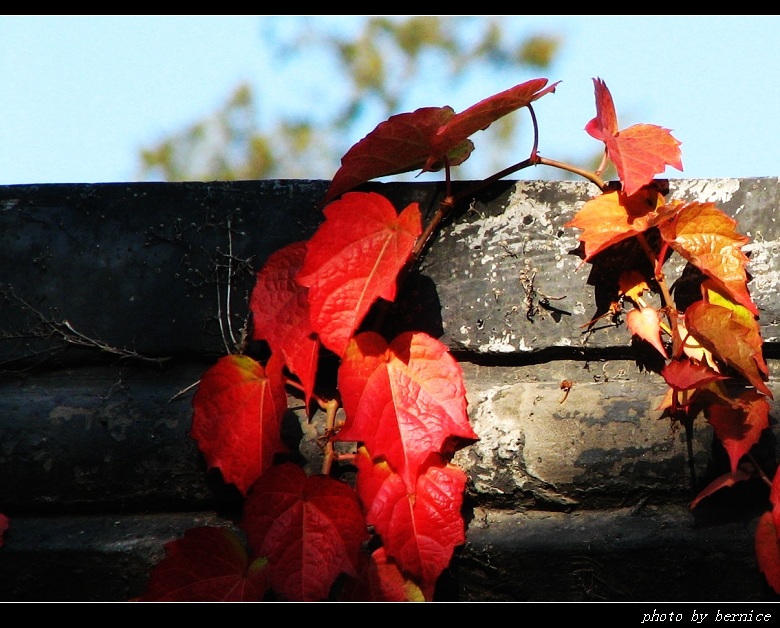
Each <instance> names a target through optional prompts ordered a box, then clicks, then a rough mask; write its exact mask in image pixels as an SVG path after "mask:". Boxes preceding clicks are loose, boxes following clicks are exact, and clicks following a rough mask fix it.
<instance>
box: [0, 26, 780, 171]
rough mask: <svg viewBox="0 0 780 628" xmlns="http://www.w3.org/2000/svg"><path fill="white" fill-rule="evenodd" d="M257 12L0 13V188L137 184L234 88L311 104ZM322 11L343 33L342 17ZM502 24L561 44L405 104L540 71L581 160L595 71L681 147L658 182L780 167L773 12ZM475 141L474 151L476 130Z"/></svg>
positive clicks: (302, 72)
mask: <svg viewBox="0 0 780 628" xmlns="http://www.w3.org/2000/svg"><path fill="white" fill-rule="evenodd" d="M269 19H273V18H269V17H263V16H251V15H250V16H1V17H0V85H1V88H0V185H7V184H20V183H93V182H118V181H134V180H137V179H138V176H139V160H138V155H139V152H140V150H141V149H142V148H144V147H150V146H151V145H152V144H154V143H155V142H156V141H157V140H159V139H161V138H163V137H165V136H167V135H170V134H172V133H174V132H176V131H178V130H180V129H182V128H184V127H185V126H186V125H188V124H190V123H192V122H195V121H197V120H199V119H201V118H203V117H204V116H206V115H207V114H209V113H212V112H213V111H215V110H216V109H217V107H219V106H220V105H221V104H222V103H223V102H224V101H225V100H226V99H227V97H228V95H229V94H230V93H231V91H232V90H233V89H234V88H235V87H236V85H237V84H238V83H239V82H241V81H247V82H250V83H251V84H252V85H254V86H256V87H257V92H258V94H260V95H261V98H262V100H261V102H260V106H261V108H262V110H263V112H264V114H265V115H269V116H270V115H273V112H274V111H276V110H279V109H280V108H283V107H290V106H296V107H298V108H299V109H302V110H306V108H307V107H311V108H312V109H315V108H316V107H317V106H319V103H318V102H316V100H311V101H310V102H307V100H306V98H300V94H301V93H308V92H302V91H301V89H302V88H301V86H306V85H313V84H315V83H316V82H317V81H322V80H323V79H324V80H325V81H327V77H323V76H322V71H318V70H320V68H319V67H318V65H317V62H316V60H312V59H301V60H299V62H298V63H294V64H292V65H290V66H287V67H285V69H284V71H282V70H281V69H280V68H279V66H278V65H276V64H274V62H273V60H272V59H271V56H270V54H269V47H268V45H267V44H266V42H265V39H264V37H265V35H264V33H265V31H264V30H263V28H262V26H263V22H264V20H269ZM322 19H328V20H331V23H333V22H332V21H333V20H336V21H339V20H343V21H344V25H345V27H348V26H349V25H350V24H353V23H354V20H355V19H356V17H355V16H329V17H326V18H322ZM511 25H512V27H513V28H514V29H516V30H517V31H518V32H519V33H521V34H530V33H533V32H537V31H544V32H548V33H551V34H559V35H560V36H561V37H562V40H563V47H562V49H561V52H560V55H559V57H558V61H557V62H556V63H555V64H554V65H553V67H552V68H550V69H549V70H548V71H546V72H544V73H536V74H529V75H525V76H519V77H518V78H517V80H516V81H513V82H512V83H511V84H510V83H507V82H506V81H505V80H504V81H503V82H500V83H499V82H496V81H495V80H491V77H489V76H488V77H480V78H479V80H477V81H472V83H471V84H470V87H469V90H468V91H467V92H465V93H458V94H450V93H435V92H434V91H433V90H431V93H426V94H424V95H423V96H424V98H425V99H426V100H425V101H420V102H414V103H412V104H413V106H411V105H410V107H408V109H409V110H411V109H412V108H416V107H418V106H434V105H436V106H438V105H445V104H449V105H451V106H453V107H454V108H455V109H456V110H462V109H463V108H465V107H467V106H469V105H471V104H473V103H475V102H477V101H479V100H481V99H482V98H485V97H487V96H489V95H491V94H492V93H495V92H497V91H501V90H503V89H506V88H508V87H511V86H512V84H515V83H520V82H523V81H524V80H527V79H529V78H534V77H535V76H540V75H541V76H546V77H547V78H549V79H550V81H558V80H559V81H562V83H561V85H560V87H559V88H558V90H557V91H556V93H555V94H551V95H548V96H545V97H544V98H543V99H542V100H541V101H539V103H537V105H536V106H535V110H536V113H537V115H538V117H539V122H540V127H541V140H542V144H541V151H542V153H543V154H544V155H546V156H549V157H553V158H557V157H561V156H563V155H565V156H566V157H570V156H571V155H583V156H585V155H590V154H592V153H593V152H594V150H597V149H598V145H597V143H595V141H594V140H593V139H591V138H590V137H589V136H587V135H586V134H585V133H584V131H583V127H584V126H585V124H586V123H587V121H588V120H589V119H590V118H591V117H593V115H594V111H595V110H594V102H593V83H592V80H591V79H592V78H593V77H600V78H602V79H604V80H605V81H606V83H607V85H608V87H609V88H610V90H611V92H612V95H613V98H614V100H615V103H616V107H617V111H618V118H619V122H620V126H621V128H622V127H625V126H629V125H630V124H634V123H637V122H645V123H651V124H658V125H660V126H664V127H667V128H670V129H672V132H673V134H674V136H675V137H676V138H677V139H679V140H680V141H681V142H682V147H681V148H682V152H683V164H684V167H685V170H684V172H683V173H679V172H677V171H675V170H671V169H670V170H668V171H667V176H670V177H689V178H715V177H751V176H772V177H776V176H780V115H779V114H780V80H779V79H778V77H780V37H778V33H780V17H778V16H674V15H668V16H544V15H535V16H512V17H511ZM320 85H324V87H321V89H327V82H326V83H320ZM418 98H421V97H420V96H418ZM378 122H380V120H373V121H371V122H370V124H369V126H368V127H366V128H365V129H363V130H362V132H361V133H360V134H359V136H357V137H355V138H354V141H357V140H359V139H360V137H362V135H364V134H365V133H366V132H368V131H370V130H371V128H373V126H375V125H376V124H377V123H378ZM473 139H474V140H475V143H476V145H477V150H480V143H479V139H480V138H479V134H477V135H476V136H475V137H474V138H473ZM482 150H485V149H484V148H483V149H482ZM476 154H477V153H475V155H476ZM334 171H335V170H334ZM331 174H332V173H331ZM486 174H488V173H486ZM325 176H326V175H325ZM530 176H533V175H530Z"/></svg>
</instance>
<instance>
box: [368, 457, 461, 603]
mask: <svg viewBox="0 0 780 628" xmlns="http://www.w3.org/2000/svg"><path fill="white" fill-rule="evenodd" d="M433 459H434V460H435V459H436V458H435V457H434V458H433ZM357 464H358V477H357V487H356V490H357V491H358V494H359V495H360V499H361V501H362V502H363V504H364V507H365V509H366V521H367V522H368V523H369V524H370V525H373V526H374V528H375V530H376V532H377V534H379V536H380V537H381V539H382V544H383V546H384V548H385V551H386V552H387V555H388V556H389V557H390V558H391V559H392V560H393V561H395V562H396V563H397V564H398V566H399V567H400V568H401V571H402V572H404V573H406V574H408V575H409V576H410V577H411V578H412V579H413V580H414V581H415V582H417V583H418V584H419V585H420V588H421V589H422V591H423V592H424V593H425V595H426V599H431V596H432V595H433V590H434V588H435V585H436V581H437V580H438V578H439V576H440V575H441V572H442V571H444V570H445V569H446V568H447V566H448V565H449V564H450V561H451V560H452V554H453V552H454V550H455V548H456V547H458V546H459V545H462V544H463V543H465V541H466V534H465V526H464V522H463V517H462V516H461V512H460V509H461V506H462V504H463V491H464V490H465V487H466V474H465V473H464V472H463V471H462V470H461V469H459V468H457V467H455V466H453V465H448V464H445V463H444V462H443V461H442V460H441V459H439V461H438V462H437V463H436V464H432V465H431V466H429V467H428V468H427V469H426V470H425V473H423V474H422V475H420V476H419V477H418V479H417V484H416V486H415V487H414V490H413V491H409V490H408V489H407V486H406V483H405V482H404V480H403V479H402V478H401V476H399V475H398V474H397V473H394V472H393V471H392V469H391V468H390V466H389V465H388V464H387V463H380V464H372V463H371V461H370V459H369V457H368V456H367V455H364V456H359V457H358V459H357Z"/></svg>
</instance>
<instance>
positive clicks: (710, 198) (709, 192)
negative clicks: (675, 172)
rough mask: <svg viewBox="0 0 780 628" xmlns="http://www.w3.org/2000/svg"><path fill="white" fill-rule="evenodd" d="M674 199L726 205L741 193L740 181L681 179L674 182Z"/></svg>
mask: <svg viewBox="0 0 780 628" xmlns="http://www.w3.org/2000/svg"><path fill="white" fill-rule="evenodd" d="M673 184H674V187H672V190H673V197H674V198H677V199H680V200H685V201H689V202H693V201H699V202H700V203H726V202H728V201H730V200H731V199H732V197H733V196H734V194H736V193H737V192H738V191H739V186H740V181H739V179H680V180H676V181H674V182H673Z"/></svg>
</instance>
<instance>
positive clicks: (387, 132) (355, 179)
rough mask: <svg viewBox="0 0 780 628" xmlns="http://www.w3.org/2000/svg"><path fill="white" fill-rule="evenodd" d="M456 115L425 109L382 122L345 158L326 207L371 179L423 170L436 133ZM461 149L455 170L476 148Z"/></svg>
mask: <svg viewBox="0 0 780 628" xmlns="http://www.w3.org/2000/svg"><path fill="white" fill-rule="evenodd" d="M453 115H455V111H454V110H453V109H452V107H424V108H422V109H417V110H416V111H412V112H410V113H400V114H398V115H394V116H391V117H390V118H388V119H387V120H386V121H385V122H381V123H380V124H379V125H378V126H377V127H376V128H375V129H374V130H373V131H371V133H369V134H368V135H366V136H365V137H364V138H363V139H362V140H360V141H359V142H358V143H357V144H355V145H354V146H353V147H352V148H350V149H349V150H348V151H347V153H346V154H345V155H344V157H342V158H341V167H340V168H339V170H338V172H336V174H335V175H334V177H333V180H332V181H331V184H330V187H329V188H328V191H327V193H326V194H325V198H324V200H323V203H324V204H325V203H329V202H330V201H332V200H333V199H335V198H336V197H338V196H339V195H341V194H343V193H344V192H347V191H349V190H351V189H353V188H354V187H356V186H358V185H360V184H361V183H365V182H366V181H370V180H371V179H375V178H377V177H383V176H387V175H391V174H400V173H402V172H409V171H410V170H418V169H420V168H422V167H423V166H424V165H425V163H426V160H427V158H428V156H429V154H430V150H431V144H432V141H433V137H434V135H435V134H436V131H438V130H439V128H441V126H442V125H443V124H445V123H446V122H447V121H448V120H449V119H450V118H452V116H453ZM459 149H460V151H461V152H462V153H463V155H462V158H461V159H460V160H459V161H458V160H457V159H456V160H455V163H452V164H451V165H453V166H455V165H458V164H460V163H462V162H464V161H465V160H466V159H467V158H468V156H469V153H470V152H471V150H472V149H473V144H471V142H468V144H467V145H465V146H462V147H459Z"/></svg>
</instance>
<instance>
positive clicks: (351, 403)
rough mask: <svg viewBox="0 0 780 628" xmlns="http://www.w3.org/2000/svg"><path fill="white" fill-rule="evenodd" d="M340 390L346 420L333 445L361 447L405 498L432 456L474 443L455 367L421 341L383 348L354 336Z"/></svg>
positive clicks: (374, 338)
mask: <svg viewBox="0 0 780 628" xmlns="http://www.w3.org/2000/svg"><path fill="white" fill-rule="evenodd" d="M338 384H339V390H340V391H341V398H342V404H343V406H344V411H345V413H346V415H347V419H346V422H345V425H344V427H343V428H342V429H341V431H340V432H339V433H338V435H337V437H336V440H340V441H359V442H363V443H365V444H366V447H367V448H368V450H369V451H370V452H371V455H372V456H374V458H379V457H383V458H385V459H386V460H387V461H388V462H390V464H391V465H392V466H393V468H394V469H395V470H396V471H397V472H398V473H400V474H401V475H402V476H403V477H404V479H405V481H406V482H407V485H408V486H409V488H410V490H412V489H413V488H414V486H415V484H416V481H417V480H416V478H417V473H418V469H419V467H420V465H421V464H423V463H424V462H425V461H426V459H427V458H428V457H429V456H430V454H431V453H433V452H442V453H445V454H447V453H451V451H452V450H453V448H454V447H455V446H456V445H458V444H461V442H460V440H461V439H464V440H475V439H476V438H477V435H476V434H475V433H474V431H473V430H472V429H471V426H470V425H469V419H468V415H467V413H466V405H467V404H466V391H465V386H464V384H463V376H462V372H461V369H460V366H459V365H458V363H457V362H456V361H455V360H454V359H453V358H452V356H451V355H450V354H449V353H448V352H447V348H446V347H445V346H444V345H443V344H442V343H440V342H439V341H438V340H436V339H434V338H431V337H430V336H427V335H426V334H423V333H411V332H407V333H404V334H401V335H400V336H398V337H397V338H396V339H395V340H394V341H393V343H392V344H391V345H390V346H389V347H388V345H387V343H386V342H385V340H384V338H382V337H381V336H380V335H379V334H376V333H374V332H365V333H362V334H359V335H358V336H356V337H355V338H354V339H353V340H352V342H351V343H350V344H349V347H348V349H347V351H346V353H345V355H344V358H343V360H342V363H341V366H340V368H339V380H338Z"/></svg>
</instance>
